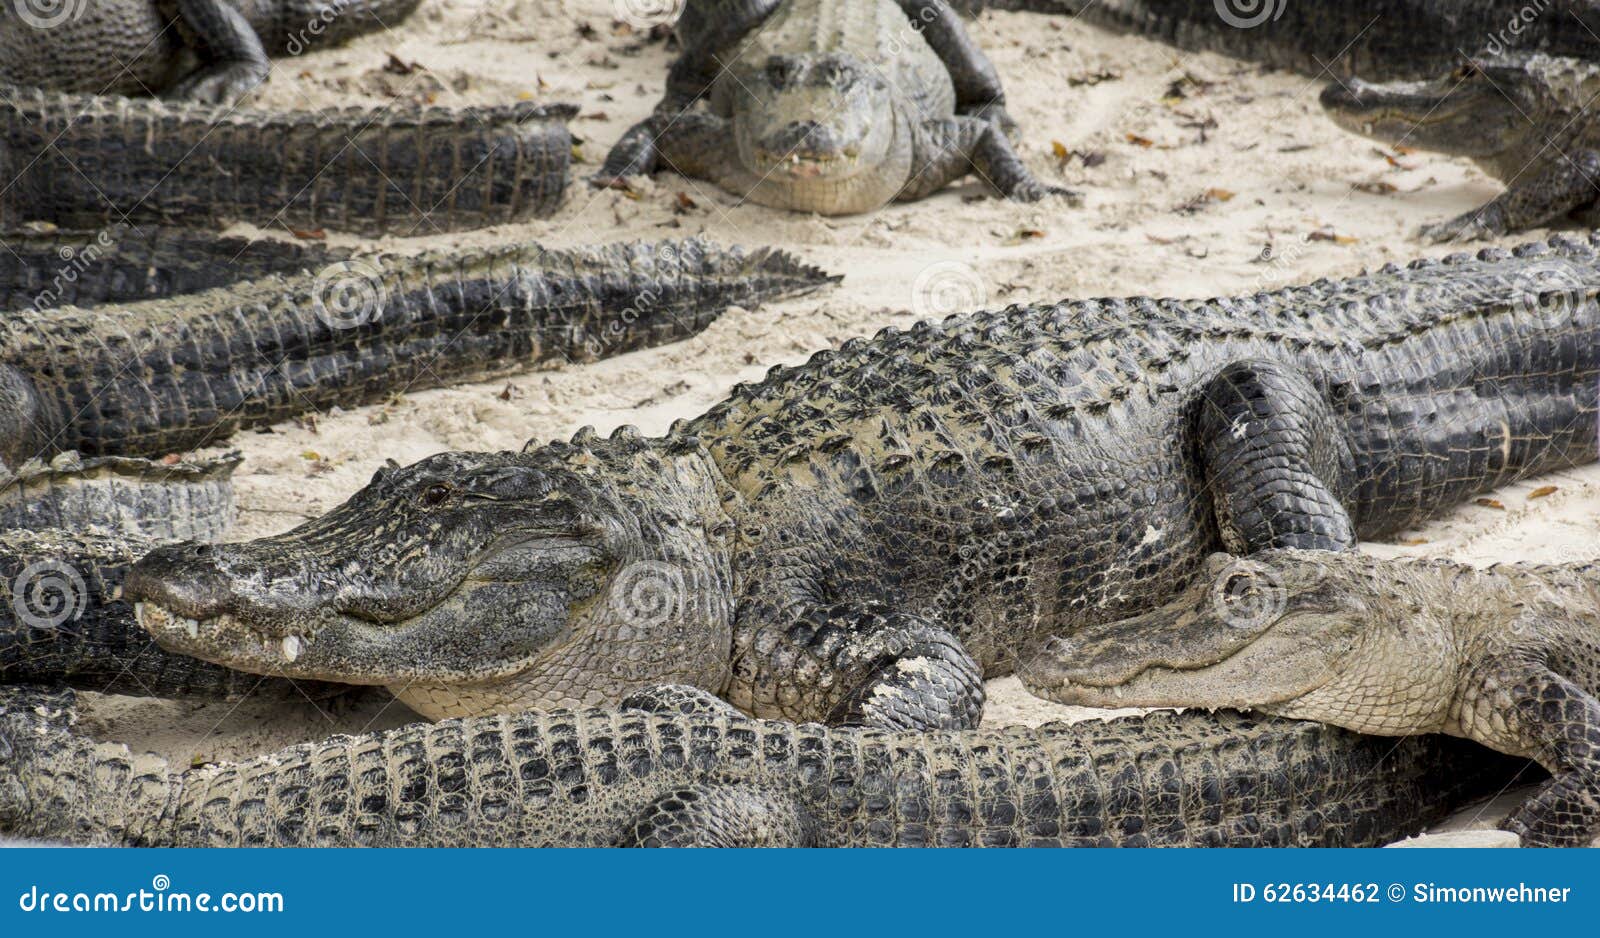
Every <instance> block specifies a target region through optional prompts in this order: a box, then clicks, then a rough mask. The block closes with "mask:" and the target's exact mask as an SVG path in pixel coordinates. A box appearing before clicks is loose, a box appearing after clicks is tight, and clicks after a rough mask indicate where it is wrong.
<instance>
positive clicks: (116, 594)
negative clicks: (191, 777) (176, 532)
mask: <svg viewBox="0 0 1600 938" xmlns="http://www.w3.org/2000/svg"><path fill="white" fill-rule="evenodd" d="M145 498H147V499H148V498H149V496H148V495H146V496H145ZM158 543H160V542H159V541H156V540H153V539H151V538H147V537H141V536H139V535H134V534H124V533H112V532H87V531H66V530H61V529H44V530H9V531H3V532H0V684H3V685H11V684H33V683H44V684H64V685H67V686H71V687H75V688H78V689H81V690H89V691H95V692H98V693H110V694H122V695H125V696H133V697H183V698H191V699H221V700H238V699H242V698H244V697H246V696H250V697H253V698H256V699H264V700H284V701H292V702H299V701H303V700H311V701H315V702H319V703H320V702H323V701H325V700H327V699H329V698H331V697H334V696H336V695H338V694H341V693H346V692H349V691H351V690H352V689H351V688H349V687H346V686H343V685H336V684H326V683H318V682H315V681H289V680H285V679H283V678H275V677H263V676H261V675H257V674H246V673H243V672H239V671H234V670H231V669H229V668H224V667H221V666H220V665H215V664H211V663H209V662H205V661H200V660H198V659H195V658H191V657H189V656H187V655H175V654H172V653H170V652H167V651H163V650H162V649H160V648H158V647H157V646H156V644H155V642H153V641H152V640H151V639H150V636H149V635H148V634H147V633H145V632H144V631H143V630H141V629H140V628H139V627H138V623H137V622H135V621H134V618H133V612H132V610H131V609H130V608H129V606H128V604H127V602H125V601H124V600H123V599H122V598H121V596H120V587H121V584H122V578H123V576H124V575H125V574H126V572H127V570H128V567H129V566H130V565H131V564H132V563H133V562H134V561H135V560H137V559H139V557H141V556H143V555H144V554H146V553H148V552H149V551H150V550H151V549H152V548H153V547H155V546H156V545H157V544H158ZM3 761H4V756H3V754H0V762H3Z"/></svg>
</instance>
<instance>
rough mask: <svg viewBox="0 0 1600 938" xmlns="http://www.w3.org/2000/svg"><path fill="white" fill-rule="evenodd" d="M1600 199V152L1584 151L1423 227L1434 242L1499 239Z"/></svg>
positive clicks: (1554, 218)
mask: <svg viewBox="0 0 1600 938" xmlns="http://www.w3.org/2000/svg"><path fill="white" fill-rule="evenodd" d="M1597 200H1600V153H1597V152H1595V151H1593V150H1583V151H1580V152H1578V153H1575V154H1572V155H1571V156H1570V157H1564V158H1563V159H1561V160H1560V162H1558V163H1557V164H1556V165H1555V166H1553V167H1550V168H1548V169H1546V170H1544V171H1543V172H1539V173H1536V174H1534V175H1533V176H1531V177H1530V178H1527V179H1518V180H1516V181H1514V182H1512V183H1511V185H1510V186H1508V187H1507V188H1506V191H1505V192H1502V193H1501V194H1500V195H1499V197H1497V198H1496V199H1494V200H1493V201H1491V202H1489V203H1487V204H1485V205H1482V206H1479V207H1478V208H1475V209H1473V210H1472V211H1470V212H1467V213H1466V214H1464V215H1459V216H1457V217H1455V218H1452V219H1450V220H1449V221H1445V222H1439V223H1438V224H1433V225H1427V226H1424V227H1423V229H1422V232H1421V236H1422V237H1423V238H1424V239H1426V240H1428V241H1432V242H1434V243H1439V242H1443V241H1474V240H1479V239H1483V238H1497V237H1499V236H1501V235H1504V234H1507V233H1509V232H1513V231H1521V230H1523V229H1525V228H1534V227H1538V226H1539V225H1542V224H1544V223H1546V222H1551V221H1556V220H1559V219H1561V218H1563V217H1565V216H1566V215H1568V214H1570V213H1572V212H1575V211H1578V210H1581V209H1585V208H1589V207H1592V206H1594V205H1595V204H1596V201H1597Z"/></svg>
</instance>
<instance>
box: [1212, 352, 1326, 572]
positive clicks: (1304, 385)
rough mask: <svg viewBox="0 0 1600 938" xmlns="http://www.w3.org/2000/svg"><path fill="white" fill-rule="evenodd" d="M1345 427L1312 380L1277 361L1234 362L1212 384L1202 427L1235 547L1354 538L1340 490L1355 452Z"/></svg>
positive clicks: (1227, 540)
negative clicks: (1346, 440)
mask: <svg viewBox="0 0 1600 938" xmlns="http://www.w3.org/2000/svg"><path fill="white" fill-rule="evenodd" d="M1338 427H1339V423H1338V421H1337V419H1336V418H1335V416H1334V414H1333V412H1332V410H1331V409H1330V408H1329V406H1328V403H1327V401H1326V400H1325V399H1324V398H1323V396H1322V394H1321V393H1320V392H1318V391H1317V389H1316V388H1315V387H1313V386H1312V385H1311V382H1309V381H1307V380H1306V379H1305V377H1303V376H1302V375H1299V374H1296V373H1294V372H1291V371H1289V370H1287V369H1285V368H1283V367H1281V366H1279V365H1275V364H1273V363H1271V362H1258V361H1244V362H1236V363H1235V364H1232V365H1229V366H1228V367H1227V368H1225V369H1223V371H1222V373H1221V374H1218V375H1217V376H1216V377H1215V378H1213V379H1212V380H1211V381H1210V382H1209V383H1208V384H1207V385H1206V387H1205V390H1204V392H1203V393H1202V395H1201V402H1200V408H1199V415H1198V419H1197V421H1196V430H1197V432H1198V434H1199V436H1198V441H1199V446H1200V451H1201V454H1202V460H1203V464H1204V466H1205V473H1206V483H1207V485H1208V486H1209V488H1210V490H1211V496H1212V499H1213V501H1214V503H1215V506H1216V514H1217V524H1218V527H1219V528H1220V529H1221V531H1222V543H1223V545H1224V546H1225V547H1226V548H1227V549H1228V551H1229V552H1231V553H1235V554H1247V553H1251V552H1254V551H1257V550H1266V549H1269V548H1274V547H1298V548H1304V549H1308V550H1348V549H1350V548H1352V547H1354V546H1355V543H1356V536H1355V525H1354V523H1353V522H1352V521H1351V520H1350V514H1349V512H1348V511H1347V510H1346V509H1345V507H1344V501H1343V500H1342V499H1341V498H1340V497H1339V492H1340V490H1341V489H1342V481H1343V479H1344V478H1347V477H1348V474H1349V470H1348V467H1350V466H1351V465H1352V457H1351V455H1350V452H1349V449H1348V446H1347V445H1346V444H1345V443H1344V441H1343V438H1342V436H1341V435H1340V432H1339V430H1338Z"/></svg>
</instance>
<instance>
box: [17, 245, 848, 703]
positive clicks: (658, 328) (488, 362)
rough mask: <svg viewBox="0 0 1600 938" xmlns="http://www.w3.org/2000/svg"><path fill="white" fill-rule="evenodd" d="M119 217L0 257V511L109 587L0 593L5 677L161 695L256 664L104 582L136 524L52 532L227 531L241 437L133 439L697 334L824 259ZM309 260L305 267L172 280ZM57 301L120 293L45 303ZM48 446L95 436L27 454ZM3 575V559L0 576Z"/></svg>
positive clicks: (226, 678)
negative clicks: (0, 377) (339, 240)
mask: <svg viewBox="0 0 1600 938" xmlns="http://www.w3.org/2000/svg"><path fill="white" fill-rule="evenodd" d="M117 234H118V235H120V237H113V236H112V233H110V232H101V233H99V234H98V235H95V236H88V235H83V234H71V233H60V234H56V235H52V236H37V237H11V238H10V239H9V241H8V246H11V247H12V248H13V250H14V251H15V253H14V254H11V255H10V256H9V259H8V261H6V262H0V297H4V298H5V299H6V302H7V304H8V305H10V306H13V307H16V308H18V309H23V310H25V312H21V313H18V314H15V315H13V316H11V317H10V318H9V319H8V321H7V328H6V330H4V332H3V333H0V362H6V363H8V364H6V366H5V369H4V374H5V375H6V389H7V391H8V394H9V396H8V398H7V400H6V401H5V402H4V405H3V406H0V414H3V415H4V418H5V421H6V422H7V426H9V427H10V428H11V429H10V430H8V431H7V436H6V440H7V443H8V448H7V449H6V451H5V453H4V456H5V460H6V465H7V466H9V467H13V468H15V470H16V471H15V472H13V473H9V474H8V476H9V477H8V479H7V480H6V482H5V485H4V487H3V488H0V528H4V527H19V528H23V529H27V530H29V531H32V532H34V533H35V535H37V536H38V537H43V538H45V540H44V541H43V542H42V543H43V544H44V545H46V546H48V545H49V544H54V543H57V542H65V543H69V544H71V545H72V546H71V550H70V554H71V558H72V559H71V567H72V569H73V571H75V573H76V574H77V576H78V578H79V580H80V581H83V582H88V583H91V584H103V585H104V586H105V589H104V590H100V588H99V587H98V586H96V587H95V589H92V590H87V591H84V590H79V591H78V595H77V599H78V600H79V602H80V603H82V604H86V605H80V607H79V609H78V610H77V611H78V613H79V615H78V616H75V617H74V620H73V621H74V622H80V621H82V622H86V623H90V625H89V626H87V627H88V628H89V629H90V631H89V632H86V633H83V634H78V633H75V632H73V631H72V630H70V629H63V628H59V627H57V626H56V625H51V626H50V627H48V628H41V627H39V625H38V622H37V620H38V619H40V618H45V619H49V618H52V617H53V607H52V608H45V607H43V606H40V605H38V604H37V602H55V601H58V600H60V599H61V597H54V598H52V597H46V599H45V600H40V601H37V602H36V601H34V600H30V602H35V605H34V606H33V608H35V609H43V612H42V614H40V615H33V616H31V617H30V616H29V615H27V614H26V612H25V610H24V609H23V607H21V606H19V605H18V602H19V600H18V599H17V597H15V596H11V597H10V601H9V602H8V603H6V604H5V605H4V606H3V608H0V612H9V613H15V614H14V615H8V616H6V617H4V618H5V621H4V622H3V623H0V681H11V680H31V681H48V680H51V679H52V675H53V676H54V679H71V680H73V681H74V683H75V684H76V685H77V686H80V687H86V688H88V689H93V690H102V689H104V684H105V680H104V679H103V678H104V677H105V674H106V669H107V668H109V669H111V670H112V671H113V672H115V673H114V674H113V675H112V676H117V675H119V674H121V672H120V669H121V668H122V667H124V666H127V667H128V668H129V671H128V673H127V674H126V675H122V678H121V679H122V680H123V682H124V683H125V684H128V685H130V686H133V687H135V688H137V689H144V690H148V691H150V692H154V693H165V692H176V690H178V689H182V690H184V692H186V693H199V692H202V691H215V692H220V693H234V692H237V690H238V689H239V688H240V687H244V688H246V689H248V688H249V687H250V686H252V685H253V684H255V683H256V681H257V680H258V679H256V678H254V677H251V678H248V679H246V678H242V677H240V676H238V675H225V674H223V673H222V672H221V669H218V668H215V667H214V666H211V665H203V666H202V665H200V664H199V663H197V662H193V661H181V660H177V656H170V655H167V654H166V653H163V652H160V651H159V650H158V649H155V647H154V645H153V643H152V642H151V641H150V639H149V636H148V635H147V634H146V633H144V632H143V631H142V630H140V629H139V628H138V627H137V624H136V623H135V622H134V621H133V616H132V611H131V609H130V608H129V607H128V606H127V605H126V604H125V603H121V602H117V601H114V599H113V598H112V593H113V592H114V588H115V587H116V585H117V584H119V583H120V581H121V578H122V573H123V571H124V569H125V568H126V567H127V565H128V562H129V561H130V560H131V559H132V555H133V554H134V548H133V547H132V546H129V542H125V541H124V540H123V539H121V538H120V537H101V536H98V535H97V536H94V537H87V538H85V537H82V536H80V535H78V534H62V533H59V532H57V533H54V534H52V533H50V532H48V531H47V530H46V529H49V528H65V529H71V530H73V531H82V530H83V529H84V528H86V527H90V526H93V527H96V528H98V529H102V530H103V529H112V530H115V531H117V532H119V535H133V536H135V539H136V538H137V536H140V535H142V536H146V537H154V538H161V539H171V538H188V539H198V540H215V539H217V538H219V537H220V536H221V535H222V533H223V531H224V530H225V529H226V527H227V525H228V524H229V523H230V522H231V520H232V510H233V497H232V488H231V484H230V481H229V474H230V473H231V471H232V469H233V466H234V465H235V464H236V463H237V459H236V458H224V459H221V460H212V461H206V462H200V463H180V464H177V465H171V466H169V465H157V464H153V463H150V462H148V461H146V460H144V459H140V458H132V457H140V456H143V457H160V456H163V455H165V454H167V453H169V452H173V451H186V450H189V449H192V448H195V447H198V446H201V445H204V444H207V443H213V442H217V441H218V439H219V438H220V437H222V436H225V435H226V434H227V433H229V432H231V431H232V430H233V429H234V428H235V427H238V426H241V425H248V424H252V423H264V422H268V421H271V420H275V419H282V418H284V417H287V416H292V415H294V414H297V413H301V412H304V411H306V410H311V409H314V408H319V407H324V406H328V405H331V404H334V403H341V404H344V405H346V406H349V405H351V404H352V403H356V402H361V401H369V400H374V399H380V398H383V397H386V396H388V395H390V394H392V393H395V392H397V391H401V390H404V389H406V388H408V387H411V388H422V387H431V386H436V385H438V384H440V383H442V382H444V381H448V380H452V379H467V378H472V377H477V376H482V375H487V374H490V373H499V372H505V371H510V370H514V369H516V368H518V367H528V366H532V365H537V364H539V363H542V362H554V361H566V360H576V361H587V360H593V359H596V358H601V357H607V356H610V355H614V354H620V353H621V352H624V351H628V350H631V349H636V348H642V347H646V346H650V345H655V344H658V343H662V342H669V341H674V340H678V339H683V338H687V337H689V336H690V335H693V334H695V333H696V332H698V331H699V330H700V329H702V328H704V327H705V326H706V325H708V324H709V323H710V322H711V321H713V320H714V319H715V318H716V317H717V316H718V315H719V314H720V313H721V311H722V310H723V309H725V308H726V307H727V306H728V305H731V304H735V303H738V304H744V305H751V304H755V303H759V302H761V301H764V300H767V299H771V298H775V297H778V296H782V295H791V294H795V293H800V292H805V291H808V290H811V289H814V288H816V287H818V286H820V285H822V284H824V283H827V282H829V281H830V280H831V279H833V278H829V277H827V276H826V275H825V274H823V273H821V272H820V271H818V270H816V269H815V268H811V267H807V266H805V265H802V264H800V263H798V262H796V261H795V260H794V259H792V258H791V257H789V256H788V255H785V254H782V253H780V252H773V251H765V250H763V251H759V252H756V253H754V254H751V255H744V254H742V253H740V252H738V251H725V250H722V249H719V248H716V247H714V246H711V245H708V244H706V243H704V242H700V241H684V242H677V243H670V242H669V243H663V244H660V245H625V246H612V247H606V248H589V249H579V250H573V251H544V250H542V249H540V248H537V247H502V248H494V249H489V250H466V251H458V252H453V253H444V254H433V255H424V256H422V257H420V258H402V257H389V256H382V257H378V256H374V257H356V256H352V255H351V254H350V252H348V251H345V250H343V249H336V248H330V247H327V246H324V245H305V244H281V243H276V242H248V241H244V240H241V239H214V238H209V237H206V236H200V235H196V234H193V233H189V232H183V231H163V230H153V231H146V232H140V231H121V232H118V233H117ZM69 249H70V250H69ZM69 255H70V256H69ZM322 262H328V263H327V264H325V265H324V266H323V269H322V270H321V272H320V273H317V274H312V273H309V272H308V273H303V274H298V275H295V276H291V277H283V276H268V277H266V278H265V279H260V280H255V281H252V282H250V283H247V284H237V285H235V286H234V287H233V288H232V289H217V290H212V291H209V292H203V293H194V294H190V293H184V292H183V291H186V290H192V289H198V288H204V287H208V286H217V285H221V284H225V283H227V282H229V281H230V279H231V278H233V277H236V276H257V275H262V274H266V273H268V272H269V271H278V270H298V269H300V267H301V266H302V265H304V264H309V263H322ZM68 275H70V276H68ZM44 296H48V297H49V302H41V297H44ZM150 297H153V298H151V299H146V298H150ZM67 300H75V301H77V302H80V303H99V304H123V305H120V306H114V307H112V308H110V309H107V308H106V307H105V306H100V307H97V308H94V309H83V308H77V307H62V308H56V307H55V305H54V304H55V303H57V302H65V301H67ZM136 300H142V301H141V302H135V301H136ZM30 438H31V439H30ZM62 448H67V449H76V450H80V451H83V452H86V453H90V454H92V455H91V457H90V458H87V459H79V458H76V457H75V456H70V455H67V454H62V455H58V456H57V457H56V458H54V459H53V460H51V461H50V462H49V463H48V464H45V463H40V462H36V461H33V460H29V461H27V462H24V461H23V460H24V459H26V458H27V457H30V456H33V455H35V454H43V455H49V454H50V453H51V452H55V451H57V450H59V449H62ZM107 454H110V455H107ZM20 536H21V535H19V537H20ZM38 543H41V542H35V541H30V540H27V538H26V537H24V538H23V540H21V541H16V542H6V543H0V568H3V569H4V570H11V571H12V572H13V573H16V572H17V571H23V570H27V569H30V568H31V567H33V566H34V565H35V564H37V563H43V562H47V561H50V560H51V559H52V557H51V556H50V555H49V553H48V551H47V550H46V549H45V547H40V546H38ZM145 546H146V548H147V547H148V546H149V545H148V544H146V545H145ZM54 559H57V560H59V559H61V558H54ZM18 575H20V574H18ZM17 582H20V581H17V580H13V579H12V578H11V577H9V576H8V577H7V578H6V579H5V582H4V583H3V584H0V593H4V592H6V591H7V590H8V589H10V590H15V589H16V585H17ZM65 601H68V602H70V601H72V597H70V596H69V597H66V598H65ZM83 616H87V617H88V618H82V617H83ZM30 618H31V619H33V620H34V621H29V620H30ZM108 662H109V664H108ZM135 662H136V663H137V667H134V665H133V664H131V663H135ZM91 666H92V667H91ZM245 680H248V681H249V683H244V681H245ZM282 686H284V687H287V686H288V685H287V684H286V683H285V684H283V685H282ZM297 693H298V692H297Z"/></svg>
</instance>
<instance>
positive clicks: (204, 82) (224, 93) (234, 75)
mask: <svg viewBox="0 0 1600 938" xmlns="http://www.w3.org/2000/svg"><path fill="white" fill-rule="evenodd" d="M270 72H271V69H270V67H269V66H268V65H267V63H265V62H235V63H232V64H229V65H223V66H218V67H216V68H208V69H203V70H201V71H199V72H196V73H194V74H193V75H190V76H189V77H188V78H185V79H184V80H183V81H181V82H179V83H178V84H177V85H176V86H174V87H173V89H172V90H171V91H170V92H168V94H167V95H166V97H169V98H176V99H179V100H182V101H191V102H194V103H196V104H216V105H222V106H231V105H234V104H237V103H239V101H240V100H241V99H242V98H244V96H245V95H247V94H249V93H250V92H252V91H254V90H255V89H256V87H257V86H258V85H260V84H261V83H262V82H264V81H266V80H267V76H268V74H269V73H270Z"/></svg>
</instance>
